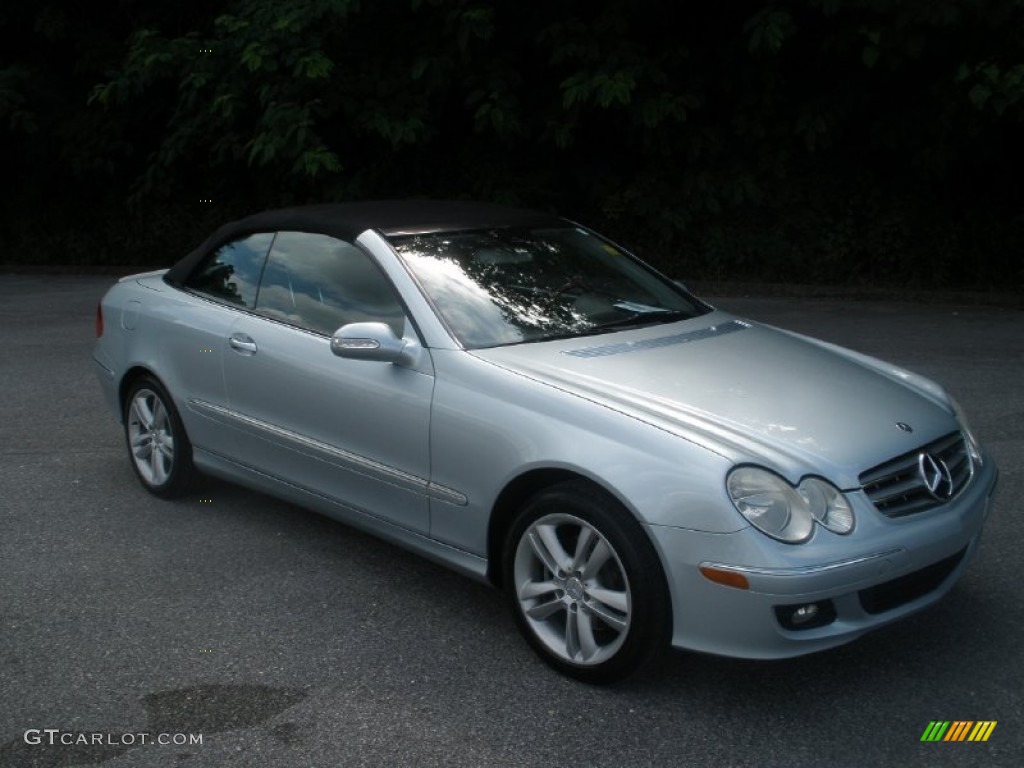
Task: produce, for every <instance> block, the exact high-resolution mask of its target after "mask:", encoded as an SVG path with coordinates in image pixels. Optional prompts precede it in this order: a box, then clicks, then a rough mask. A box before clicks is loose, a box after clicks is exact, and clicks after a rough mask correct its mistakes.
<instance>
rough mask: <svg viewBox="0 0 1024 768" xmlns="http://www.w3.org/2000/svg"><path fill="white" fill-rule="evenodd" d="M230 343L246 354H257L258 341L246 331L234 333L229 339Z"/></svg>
mask: <svg viewBox="0 0 1024 768" xmlns="http://www.w3.org/2000/svg"><path fill="white" fill-rule="evenodd" d="M228 344H230V345H231V348H232V349H233V350H235V351H236V352H241V353H242V354H244V355H255V354H256V342H255V341H253V340H252V339H251V338H250V337H248V336H246V335H245V334H244V333H233V334H231V338H229V339H228Z"/></svg>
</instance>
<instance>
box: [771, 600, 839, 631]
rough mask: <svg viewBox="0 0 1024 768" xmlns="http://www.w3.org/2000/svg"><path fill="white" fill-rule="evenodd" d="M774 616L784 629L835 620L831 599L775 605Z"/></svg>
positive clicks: (803, 627) (821, 624) (793, 628)
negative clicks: (799, 603)
mask: <svg viewBox="0 0 1024 768" xmlns="http://www.w3.org/2000/svg"><path fill="white" fill-rule="evenodd" d="M775 618H777V619H778V620H779V624H781V625H782V626H783V628H785V629H789V630H801V629H814V628H815V627H824V626H825V625H826V624H831V623H832V622H833V621H835V620H836V607H835V606H834V605H833V604H832V601H831V600H819V601H818V602H816V603H803V604H801V605H777V606H775Z"/></svg>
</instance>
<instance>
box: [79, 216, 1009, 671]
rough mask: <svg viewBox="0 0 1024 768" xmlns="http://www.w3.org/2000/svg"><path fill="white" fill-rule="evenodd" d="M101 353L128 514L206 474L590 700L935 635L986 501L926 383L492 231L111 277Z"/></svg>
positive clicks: (966, 431) (294, 229)
mask: <svg viewBox="0 0 1024 768" xmlns="http://www.w3.org/2000/svg"><path fill="white" fill-rule="evenodd" d="M96 335H97V337H98V340H97V343H96V348H95V352H94V358H95V362H96V371H97V374H98V376H99V380H100V382H101V385H102V388H103V392H104V394H105V397H106V400H107V401H108V402H109V405H110V407H111V408H112V409H113V411H114V413H116V414H117V416H118V418H119V419H120V420H121V423H122V424H123V426H124V433H125V440H126V445H127V449H128V455H129V457H130V460H131V464H132V467H133V468H134V470H135V473H136V474H137V475H138V478H139V480H140V481H141V483H142V485H143V486H144V487H145V488H146V489H147V490H149V491H151V492H152V493H154V494H156V495H158V496H163V497H170V496H173V495H179V494H182V493H184V492H187V490H188V489H189V487H190V485H191V483H192V481H193V480H194V479H195V476H196V472H197V471H199V472H202V473H206V474H209V475H214V476H217V477H219V478H223V479H226V480H229V481H232V482H235V483H239V484H242V485H246V486H249V487H251V488H255V489H258V490H260V491H263V492H266V493H268V494H271V495H274V496H277V497H279V498H282V499H286V500H288V501H291V502H294V503H296V504H300V505H303V506H305V507H308V508H310V509H314V510H317V511H319V512H322V513H325V514H327V515H330V516H332V517H335V518H337V519H339V520H342V521H344V522H345V523H348V524H351V525H355V526H358V527H360V528H363V529H366V530H368V531H371V532H372V533H374V534H376V535H379V536H381V537H383V538H385V539H387V540H389V541H391V542H394V543H396V544H398V545H400V546H403V547H406V548H408V549H410V550H413V551H415V552H418V553H420V554H422V555H425V556H427V557H429V558H431V559H433V560H436V561H437V562H440V563H443V564H445V565H447V566H450V567H452V568H455V569H457V570H459V571H461V572H463V573H465V574H467V575H469V576H471V577H473V578H477V579H480V580H482V581H486V582H489V583H492V584H494V585H496V586H499V587H501V588H502V589H503V590H504V591H505V592H506V594H507V595H508V599H509V602H510V604H511V606H512V610H513V612H514V614H515V617H516V619H517V622H518V624H519V627H520V628H521V630H522V633H523V635H524V636H525V638H526V639H527V640H528V641H529V643H530V644H531V645H532V646H533V648H534V649H535V650H536V651H537V652H538V653H539V655H540V656H541V657H542V658H543V659H544V660H545V661H547V662H548V663H549V664H551V665H552V666H553V667H555V668H557V669H559V670H561V671H562V672H565V673H567V674H569V675H572V676H574V677H577V678H580V679H583V680H587V681H591V682H608V681H612V680H615V679H618V678H621V677H623V676H624V675H626V674H629V673H630V672H632V671H634V670H635V669H637V668H638V667H639V666H641V665H642V664H646V663H648V662H650V661H651V660H652V659H654V658H656V656H657V655H658V653H659V652H660V651H661V650H663V649H665V648H667V647H669V646H670V645H671V646H674V647H676V648H684V649H692V650H697V651H703V652H709V653H716V654H723V655H729V656H739V657H747V658H780V657H787V656H795V655H798V654H804V653H809V652H812V651H818V650H821V649H825V648H829V647H831V646H835V645H838V644H840V643H844V642H847V641H849V640H852V639H853V638H855V637H857V636H859V635H861V634H863V633H864V632H867V631H869V630H872V629H875V628H877V627H880V626H882V625H884V624H887V623H889V622H892V621H894V620H896V619H900V618H903V617H904V616H907V615H908V614H911V613H913V612H915V611H918V610H920V609H922V608H924V607H926V606H928V605H931V604H933V603H935V602H936V601H937V600H939V599H940V598H941V597H942V596H943V595H944V594H945V593H947V592H948V591H949V590H950V589H951V588H952V587H953V584H954V583H955V582H956V581H957V579H958V578H959V577H960V576H961V575H962V574H963V572H964V569H965V568H966V567H967V564H968V562H969V561H970V560H971V557H972V555H973V554H974V552H975V550H976V549H977V547H978V540H979V537H980V535H981V530H982V526H983V524H984V521H985V518H986V516H987V515H988V512H989V509H990V507H991V498H992V493H993V489H994V487H995V484H996V477H997V471H996V467H995V466H994V464H993V461H992V458H991V456H989V454H987V453H986V452H985V451H984V450H983V449H982V448H981V446H980V445H979V444H978V442H977V440H976V439H975V437H974V435H973V434H972V433H971V430H970V428H969V426H968V424H967V420H966V419H965V418H964V414H963V412H962V411H961V410H960V408H959V406H958V405H957V403H956V402H955V401H954V400H953V399H952V398H951V397H950V396H949V395H948V394H947V393H946V392H944V391H943V389H942V388H941V387H939V386H938V385H936V384H934V383H933V382H931V381H929V380H927V379H925V378H922V377H921V376H918V375H915V374H913V373H910V372H909V371H906V370H902V369H900V368H897V367H896V366H893V365H890V364H888V363H884V362H881V361H879V360H876V359H873V358H869V357H866V356H864V355H861V354H858V353H855V352H851V351H849V350H846V349H842V348H839V347H836V346H833V345H831V344H826V343H824V342H821V341H816V340H814V339H811V338H807V337H804V336H799V335H797V334H794V333H789V332H787V331H784V330H780V329H777V328H771V327H768V326H764V325H761V324H758V323H755V322H751V321H749V320H744V319H741V318H738V317H734V316H733V315H730V314H728V313H726V312H722V311H719V310H716V309H714V308H713V307H711V306H708V305H707V304H705V303H704V302H702V301H701V300H699V299H697V298H695V297H694V296H693V295H691V294H690V293H689V292H688V291H687V290H686V289H685V288H684V287H683V286H682V285H680V284H678V283H676V282H673V281H672V280H670V279H668V278H666V277H664V276H663V275H661V274H659V273H658V272H657V271H655V270H653V269H651V268H650V267H649V266H647V265H646V264H644V263H643V262H641V261H639V260H637V259H636V258H634V257H633V256H631V255H630V254H629V253H627V252H626V251H624V250H623V249H622V248H621V247H619V246H618V245H616V244H615V243H613V242H610V241H609V240H607V239H605V238H603V237H601V236H600V235H599V234H597V233H595V232H594V231H592V230H590V229H588V228H586V227H584V226H581V225H579V224H576V223H573V222H570V221H567V220H565V219H562V218H559V217H556V216H552V215H548V214H542V213H536V212H531V211H524V210H518V209H513V208H505V207H500V206H492V205H484V204H473V203H446V202H424V201H416V202H394V203H348V204H338V205H325V206H312V207H303V208H293V209H287V210H280V211H272V212H267V213H261V214H257V215H254V216H251V217H249V218H246V219H243V220H241V221H237V222H234V223H232V224H228V225H226V226H224V227H222V228H221V229H219V230H218V231H217V232H215V233H214V234H213V235H212V236H211V237H210V238H209V239H208V240H207V241H206V242H204V243H203V244H202V245H201V246H200V247H199V248H198V249H196V250H195V251H194V252H192V253H191V254H189V255H187V256H186V257H185V258H183V259H182V260H181V261H179V262H178V263H177V264H176V265H174V266H173V267H171V268H170V269H167V270H161V271H157V272H150V273H147V274H139V275H132V276H130V277H125V278H123V279H121V280H120V281H119V282H118V283H117V284H116V285H115V286H114V287H113V288H111V289H110V291H109V292H108V293H107V294H106V296H104V298H103V300H102V302H101V304H100V306H99V307H98V309H97V316H96Z"/></svg>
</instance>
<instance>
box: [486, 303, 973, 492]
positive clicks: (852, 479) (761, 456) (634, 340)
mask: <svg viewBox="0 0 1024 768" xmlns="http://www.w3.org/2000/svg"><path fill="white" fill-rule="evenodd" d="M472 354H473V355H475V356H477V357H479V358H481V359H483V360H486V361H488V362H490V363H493V364H495V365H498V366H501V367H503V368H505V369H507V370H509V371H512V372H514V373H517V374H520V375H523V376H526V377H529V378H531V379H534V380H536V381H540V382H543V383H545V384H548V385H550V386H554V387H557V388H559V389H561V390H564V391H567V392H571V393H574V394H576V395H578V396H579V397H583V398H586V399H588V400H591V401H593V402H596V403H600V404H602V405H604V406H607V407H609V408H613V409H615V410H617V411H620V412H622V413H624V414H627V415H630V416H632V417H634V418H637V419H639V420H641V421H644V422H647V423H649V424H652V425H654V426H657V427H659V428H662V429H666V430H668V431H671V432H674V433H676V434H679V435H680V436H682V437H684V438H686V439H688V440H691V441H692V442H696V443H699V444H701V445H703V446H704V447H706V448H708V449H709V450H712V451H715V452H718V453H721V454H722V455H724V456H726V457H728V458H730V459H732V460H733V461H736V462H742V461H756V462H758V463H766V464H767V465H769V466H773V467H774V468H775V469H777V470H778V471H780V472H782V473H783V474H785V475H787V476H788V477H789V478H790V479H791V480H792V481H796V480H797V479H799V477H800V476H802V475H804V474H809V473H810V474H818V475H824V476H825V477H827V478H828V479H830V480H831V481H832V482H834V483H836V484H838V485H839V486H840V487H841V488H844V489H850V488H856V487H858V486H859V484H860V483H859V481H858V476H859V475H860V473H861V472H863V471H864V470H865V469H868V468H870V467H873V466H875V465H877V464H879V463H881V462H883V461H885V460H887V459H890V458H892V457H894V456H897V455H900V454H902V453H905V452H907V451H910V450H913V449H914V448H916V447H918V446H920V445H923V444H925V443H927V442H930V441H931V440H933V439H935V438H937V437H940V436H942V435H945V434H948V433H949V432H952V431H954V430H955V429H957V428H958V427H957V423H956V420H955V418H954V417H953V415H952V413H951V410H950V408H949V407H948V406H947V405H946V404H945V403H944V402H943V400H942V396H941V390H940V389H938V388H937V387H935V386H934V385H931V387H929V386H928V384H927V383H926V384H923V385H922V384H919V383H918V382H919V381H922V380H920V377H916V376H914V375H913V374H909V373H907V372H905V371H902V370H901V369H899V368H897V367H896V366H890V365H886V364H884V363H881V362H879V361H875V360H873V359H871V358H868V357H865V356H863V355H858V354H856V353H852V352H846V351H845V350H842V349H841V348H839V347H834V346H831V345H826V344H824V343H821V342H816V341H814V340H811V339H806V338H803V337H800V336H797V335H795V334H790V333H787V332H785V331H781V330H778V329H775V328H771V327H769V326H764V325H760V324H758V323H754V322H750V321H746V320H741V319H739V318H736V317H734V316H732V315H730V314H728V313H725V312H719V311H716V312H712V313H711V314H708V315H704V316H701V317H698V318H693V319H691V320H687V321H684V322H679V323H673V324H670V325H656V326H649V327H646V328H640V329H630V330H625V331H619V332H615V333H609V334H603V335H600V336H585V337H579V338H573V339H564V340H558V341H551V342H540V343H528V344H518V345H512V346H505V347H495V348H492V349H485V350H475V351H473V352H472ZM897 422H902V423H903V424H906V425H910V427H911V428H912V430H913V431H912V432H907V431H904V430H902V429H900V428H899V427H898V426H897Z"/></svg>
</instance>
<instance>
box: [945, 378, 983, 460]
mask: <svg viewBox="0 0 1024 768" xmlns="http://www.w3.org/2000/svg"><path fill="white" fill-rule="evenodd" d="M946 398H947V399H948V400H949V404H950V406H951V407H952V408H953V415H954V416H956V420H957V421H958V422H960V431H961V432H963V433H964V439H965V440H966V441H967V450H968V451H969V452H970V454H971V461H973V462H974V464H975V466H978V467H980V466H981V443H979V442H978V438H976V437H975V436H974V432H972V431H971V425H970V423H969V422H968V421H967V414H966V413H964V409H963V408H961V407H960V403H958V402H957V401H956V400H955V399H954V398H953V397H951V396H950V395H948V394H947V395H946Z"/></svg>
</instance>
